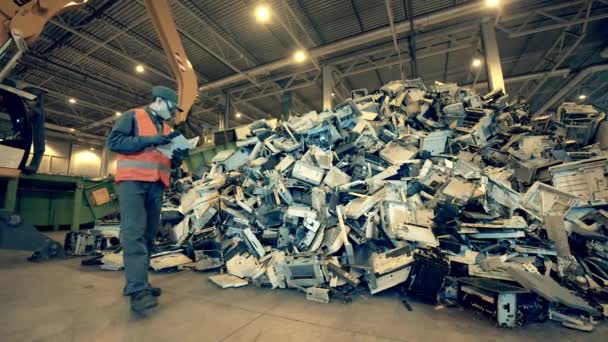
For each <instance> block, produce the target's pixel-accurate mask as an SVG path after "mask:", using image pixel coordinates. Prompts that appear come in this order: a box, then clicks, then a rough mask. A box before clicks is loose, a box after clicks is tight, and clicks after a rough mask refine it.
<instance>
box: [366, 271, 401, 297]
mask: <svg viewBox="0 0 608 342" xmlns="http://www.w3.org/2000/svg"><path fill="white" fill-rule="evenodd" d="M410 271H411V266H408V267H404V268H401V269H399V270H397V271H394V272H391V273H387V274H385V275H382V276H375V275H374V274H371V275H369V276H368V281H367V286H368V288H369V292H370V293H371V294H376V293H378V292H382V291H384V290H387V289H390V288H391V287H394V286H397V285H399V284H402V283H404V282H405V281H406V280H407V278H408V276H409V275H410Z"/></svg>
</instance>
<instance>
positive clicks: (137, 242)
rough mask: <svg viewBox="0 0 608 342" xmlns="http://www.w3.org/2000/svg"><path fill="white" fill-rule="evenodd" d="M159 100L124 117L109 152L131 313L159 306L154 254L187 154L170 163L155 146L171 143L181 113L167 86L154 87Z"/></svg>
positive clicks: (177, 153) (110, 139)
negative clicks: (165, 202) (163, 211)
mask: <svg viewBox="0 0 608 342" xmlns="http://www.w3.org/2000/svg"><path fill="white" fill-rule="evenodd" d="M152 97H153V99H154V101H153V102H152V103H150V104H149V105H147V106H145V107H143V108H136V109H133V110H130V111H127V112H125V113H123V114H122V116H121V117H120V119H119V120H118V121H117V122H116V124H115V125H114V127H113V128H112V132H111V133H110V136H109V137H108V147H109V149H110V150H111V151H113V152H116V153H118V157H117V163H116V183H118V199H119V202H120V229H121V236H120V242H121V244H122V247H123V258H124V263H125V275H126V285H125V288H124V290H123V294H124V295H129V296H131V309H132V310H133V311H135V312H139V313H141V312H143V311H145V310H147V309H150V308H152V307H155V306H157V305H158V301H157V298H156V297H158V296H160V294H161V290H160V288H157V287H152V286H151V285H150V284H149V283H148V266H149V261H150V254H151V253H152V252H153V248H154V237H155V236H156V233H157V231H158V228H159V226H160V207H161V201H162V195H163V190H164V188H165V187H168V186H169V178H170V174H171V169H172V168H176V167H178V166H179V165H180V164H181V162H182V160H183V158H184V157H185V156H186V155H187V153H188V150H177V151H175V152H174V153H173V156H172V158H168V157H167V156H165V155H164V154H163V153H161V152H160V151H158V150H157V149H156V146H159V145H165V144H168V143H170V142H171V138H170V134H171V132H172V129H171V128H170V127H169V125H167V123H166V122H165V121H167V120H169V119H171V117H172V116H173V115H175V113H176V112H177V111H178V110H179V111H181V109H180V108H179V107H178V104H177V103H178V102H177V94H176V93H175V91H173V90H172V89H169V88H167V87H162V86H157V87H154V88H152Z"/></svg>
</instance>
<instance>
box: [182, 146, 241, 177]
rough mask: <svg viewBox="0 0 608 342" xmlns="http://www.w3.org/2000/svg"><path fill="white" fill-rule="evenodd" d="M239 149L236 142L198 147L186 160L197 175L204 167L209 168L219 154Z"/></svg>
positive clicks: (189, 167) (189, 168) (191, 170)
mask: <svg viewBox="0 0 608 342" xmlns="http://www.w3.org/2000/svg"><path fill="white" fill-rule="evenodd" d="M236 149H238V147H237V146H236V143H235V142H231V143H228V144H225V145H219V146H207V147H202V146H201V147H198V148H196V149H194V150H193V151H191V152H190V155H189V156H188V157H187V158H186V159H185V160H184V162H185V163H186V165H187V166H188V170H190V172H193V173H196V172H197V170H199V169H200V168H201V167H203V166H209V165H210V164H211V160H212V159H213V157H215V155H216V154H218V152H221V151H225V150H231V151H234V150H236Z"/></svg>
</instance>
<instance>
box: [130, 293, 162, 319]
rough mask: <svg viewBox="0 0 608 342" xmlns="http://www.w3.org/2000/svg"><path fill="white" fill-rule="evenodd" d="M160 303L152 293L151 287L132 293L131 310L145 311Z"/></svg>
mask: <svg viewBox="0 0 608 342" xmlns="http://www.w3.org/2000/svg"><path fill="white" fill-rule="evenodd" d="M157 305H158V299H156V297H154V295H152V292H151V291H150V290H149V289H145V290H142V291H138V292H135V293H133V294H131V310H133V311H134V312H136V313H143V312H145V311H146V310H149V309H152V308H153V307H155V306H157Z"/></svg>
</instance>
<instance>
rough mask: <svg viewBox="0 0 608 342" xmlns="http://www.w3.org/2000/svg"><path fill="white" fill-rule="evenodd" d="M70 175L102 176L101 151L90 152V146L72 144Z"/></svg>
mask: <svg viewBox="0 0 608 342" xmlns="http://www.w3.org/2000/svg"><path fill="white" fill-rule="evenodd" d="M70 174H72V175H78V176H86V177H99V176H100V175H101V151H99V149H95V150H90V148H89V147H88V146H82V145H76V144H72V158H71V159H70Z"/></svg>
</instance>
